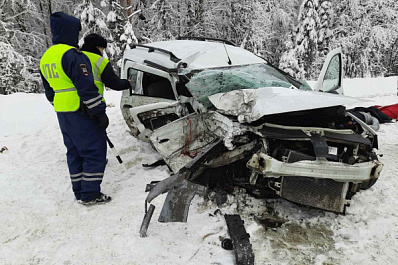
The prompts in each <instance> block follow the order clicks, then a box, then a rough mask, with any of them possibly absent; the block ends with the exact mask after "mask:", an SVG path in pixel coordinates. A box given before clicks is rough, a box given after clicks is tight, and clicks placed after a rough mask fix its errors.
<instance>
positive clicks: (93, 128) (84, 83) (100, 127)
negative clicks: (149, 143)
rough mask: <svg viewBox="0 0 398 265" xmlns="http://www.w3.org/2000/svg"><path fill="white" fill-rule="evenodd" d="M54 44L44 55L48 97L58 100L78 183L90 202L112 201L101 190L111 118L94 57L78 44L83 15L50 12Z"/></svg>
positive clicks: (83, 198) (82, 198)
mask: <svg viewBox="0 0 398 265" xmlns="http://www.w3.org/2000/svg"><path fill="white" fill-rule="evenodd" d="M50 26H51V32H52V35H53V37H52V41H53V45H52V46H51V47H50V48H49V49H48V50H47V51H46V52H45V53H44V55H43V57H42V58H41V60H40V72H41V76H42V80H43V85H44V88H45V94H46V97H47V99H48V100H49V101H50V102H51V103H52V104H53V105H54V110H55V111H56V112H57V117H58V122H59V126H60V129H61V132H62V136H63V139H64V144H65V146H66V148H67V162H68V168H69V173H70V178H71V182H72V189H73V192H74V194H75V197H76V199H77V200H78V202H80V203H82V204H84V205H90V204H98V203H106V202H109V201H110V200H111V197H110V196H107V195H105V194H103V193H101V187H100V184H101V182H102V178H103V176H104V170H105V165H106V140H105V129H106V127H107V126H108V124H109V120H108V117H107V116H106V113H105V108H106V105H105V103H104V101H102V94H101V93H99V89H98V87H97V86H96V85H95V84H94V76H93V73H92V68H91V64H90V60H89V59H88V58H87V56H86V55H84V54H83V53H81V52H80V51H79V50H78V49H77V47H78V46H77V43H78V36H79V31H80V30H81V24H80V20H79V19H77V18H75V17H73V16H69V15H67V14H65V13H62V12H56V13H53V14H52V15H51V16H50Z"/></svg>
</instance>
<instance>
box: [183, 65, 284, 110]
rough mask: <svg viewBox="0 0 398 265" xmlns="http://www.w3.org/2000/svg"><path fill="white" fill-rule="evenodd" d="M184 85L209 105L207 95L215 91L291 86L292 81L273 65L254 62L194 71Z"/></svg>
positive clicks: (201, 101)
mask: <svg viewBox="0 0 398 265" xmlns="http://www.w3.org/2000/svg"><path fill="white" fill-rule="evenodd" d="M186 86H187V87H188V88H189V90H190V92H191V93H192V95H193V96H194V97H195V98H196V99H197V100H198V101H199V102H200V103H202V104H203V105H204V106H205V107H209V106H211V103H210V101H209V100H208V96H211V95H214V94H217V93H226V92H229V91H233V90H239V89H256V88H260V87H292V83H290V82H289V80H288V78H287V77H286V76H284V75H283V74H282V73H280V72H279V71H277V70H276V69H274V68H273V67H271V66H269V65H267V64H255V65H247V66H239V67H233V68H222V69H209V70H203V71H201V72H198V73H195V74H194V75H193V76H192V77H191V79H190V81H189V82H188V83H187V84H186Z"/></svg>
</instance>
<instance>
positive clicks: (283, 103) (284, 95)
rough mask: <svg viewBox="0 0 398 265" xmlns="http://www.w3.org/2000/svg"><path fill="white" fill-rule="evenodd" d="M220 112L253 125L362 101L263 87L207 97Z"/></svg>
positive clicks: (325, 94)
mask: <svg viewBox="0 0 398 265" xmlns="http://www.w3.org/2000/svg"><path fill="white" fill-rule="evenodd" d="M208 99H209V100H210V102H211V103H212V104H213V105H214V106H215V107H216V108H217V110H218V111H219V112H220V113H222V114H226V115H233V116H237V117H238V120H239V122H241V123H251V122H254V121H256V120H258V119H260V118H261V117H263V116H266V115H271V114H280V113H286V112H293V111H301V110H310V109H319V108H326V107H332V106H339V105H345V106H347V105H353V104H356V103H358V102H361V101H362V100H360V99H356V98H351V97H345V96H341V95H335V94H328V93H323V92H315V91H303V90H298V89H292V88H285V87H262V88H256V89H240V90H234V91H230V92H226V93H217V94H214V95H211V96H209V97H208Z"/></svg>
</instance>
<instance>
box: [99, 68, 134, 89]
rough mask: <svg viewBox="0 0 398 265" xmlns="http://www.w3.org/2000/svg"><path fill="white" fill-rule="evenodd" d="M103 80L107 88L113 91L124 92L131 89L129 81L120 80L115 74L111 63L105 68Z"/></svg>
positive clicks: (102, 75)
mask: <svg viewBox="0 0 398 265" xmlns="http://www.w3.org/2000/svg"><path fill="white" fill-rule="evenodd" d="M101 80H102V82H103V83H104V85H105V86H106V87H109V88H110V89H113V90H124V89H129V88H130V87H131V86H130V82H129V81H128V80H126V79H120V78H119V76H117V74H115V72H114V71H113V68H112V65H111V64H110V63H108V64H107V65H106V66H105V69H104V71H103V72H102V74H101Z"/></svg>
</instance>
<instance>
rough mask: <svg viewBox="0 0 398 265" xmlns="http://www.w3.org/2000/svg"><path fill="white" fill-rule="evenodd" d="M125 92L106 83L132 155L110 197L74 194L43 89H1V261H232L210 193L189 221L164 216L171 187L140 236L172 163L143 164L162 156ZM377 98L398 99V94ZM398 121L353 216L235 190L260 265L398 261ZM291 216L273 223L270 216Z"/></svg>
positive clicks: (113, 172) (385, 129)
mask: <svg viewBox="0 0 398 265" xmlns="http://www.w3.org/2000/svg"><path fill="white" fill-rule="evenodd" d="M120 95H121V93H120V92H110V91H107V92H106V98H107V103H108V104H112V105H114V107H109V108H108V110H107V113H108V116H109V117H110V126H109V129H108V135H109V138H110V139H111V140H112V141H113V143H114V144H115V147H116V148H117V149H118V151H119V153H120V155H121V156H122V158H123V160H124V161H125V167H123V166H121V165H120V164H118V162H117V160H116V159H115V158H114V156H113V154H112V153H111V152H109V153H108V158H109V163H108V166H107V169H106V172H105V178H104V181H103V184H102V189H103V191H104V192H105V193H107V194H109V195H111V196H112V197H113V201H112V202H111V203H109V204H106V205H98V206H92V207H86V206H82V205H80V204H78V203H76V201H75V200H74V196H73V194H72V191H71V184H70V180H69V174H68V170H67V166H66V156H65V147H64V145H63V141H62V136H61V133H60V131H59V128H58V123H57V119H56V115H55V113H54V112H53V110H52V107H51V106H50V105H49V104H48V102H47V101H46V99H45V97H44V95H35V94H13V95H9V96H0V113H1V114H0V115H1V116H0V147H1V146H3V145H4V146H7V147H8V149H9V150H8V151H6V152H4V153H1V154H0V231H1V233H0V264H65V265H67V264H233V263H234V255H233V252H231V251H227V250H224V249H222V248H221V246H220V245H221V241H220V240H222V239H223V238H225V237H227V236H228V232H227V227H226V224H225V221H224V218H223V216H222V215H220V214H214V212H215V211H216V210H217V209H218V208H217V206H216V205H215V204H214V203H212V202H211V201H204V200H203V198H195V199H194V201H193V203H192V206H191V209H190V215H189V218H188V222H187V223H168V224H165V223H159V222H157V217H158V215H159V212H160V209H161V206H162V203H163V199H164V195H163V196H160V197H159V198H157V199H155V200H154V204H155V206H156V210H155V213H154V217H153V218H152V221H151V224H150V226H149V229H148V237H147V238H140V237H139V228H140V225H141V221H142V218H143V214H144V200H145V197H146V193H144V189H145V185H146V184H147V183H149V182H150V181H152V180H161V179H164V178H166V177H167V176H168V175H169V172H168V170H167V167H165V166H162V167H158V168H155V169H150V170H147V169H144V168H142V166H141V164H142V163H150V162H153V161H156V160H157V159H158V158H159V157H158V156H157V154H156V153H155V152H154V151H153V150H152V148H151V147H150V145H148V144H145V143H142V142H139V141H138V140H136V139H135V138H133V137H131V136H130V135H129V133H128V132H127V126H126V125H125V123H124V120H123V118H122V116H121V113H120V110H119V99H120ZM370 100H371V102H368V104H369V105H371V104H373V103H374V104H379V105H388V104H393V103H397V101H398V98H397V96H395V95H390V96H379V97H373V98H371V99H370ZM397 135H398V125H397V124H396V123H391V124H384V125H382V126H381V129H380V131H379V145H380V148H379V153H380V154H383V155H384V156H383V157H382V158H381V160H382V162H383V163H384V164H385V167H384V170H383V172H382V175H381V178H380V180H379V181H378V182H377V183H376V185H375V186H373V187H372V188H371V189H369V190H367V191H363V192H361V193H358V194H357V195H355V196H354V197H353V200H352V203H351V207H350V208H348V212H347V214H346V215H345V216H343V215H336V214H333V213H325V212H322V211H318V210H313V209H307V208H305V207H300V206H297V205H294V204H291V203H289V202H286V201H283V200H270V201H261V200H257V199H254V198H251V197H248V196H246V195H236V196H229V204H228V206H226V207H224V208H222V209H221V211H222V213H239V214H241V216H242V218H243V219H244V220H245V226H246V230H247V231H248V232H249V233H250V234H251V243H252V245H253V249H254V252H255V259H256V264H361V265H364V264H398V260H397V258H396V257H398V163H397V161H398V139H397ZM271 212H272V213H273V214H275V213H276V214H277V215H278V216H279V217H281V218H284V219H285V220H287V222H286V223H285V224H284V225H283V226H282V227H280V228H277V229H268V230H265V229H264V227H263V226H262V225H261V222H259V219H262V217H264V215H267V214H270V213H271Z"/></svg>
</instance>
